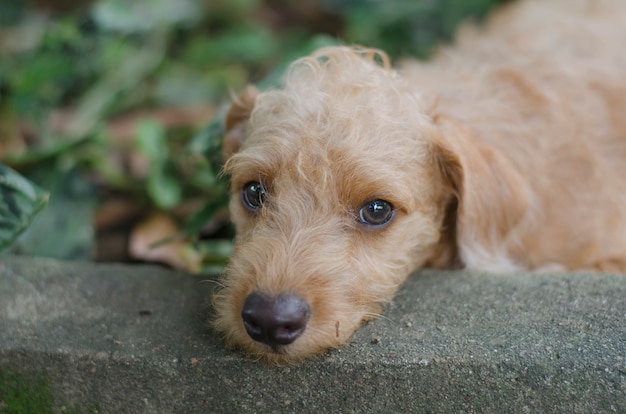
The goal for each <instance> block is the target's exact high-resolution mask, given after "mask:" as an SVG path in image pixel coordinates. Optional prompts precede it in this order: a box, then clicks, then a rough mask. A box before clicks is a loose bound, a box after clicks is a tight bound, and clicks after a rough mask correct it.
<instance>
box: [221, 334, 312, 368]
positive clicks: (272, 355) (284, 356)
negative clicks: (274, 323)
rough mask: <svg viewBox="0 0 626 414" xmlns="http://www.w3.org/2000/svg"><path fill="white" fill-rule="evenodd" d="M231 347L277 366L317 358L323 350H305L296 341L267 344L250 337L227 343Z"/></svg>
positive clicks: (252, 357)
mask: <svg viewBox="0 0 626 414" xmlns="http://www.w3.org/2000/svg"><path fill="white" fill-rule="evenodd" d="M229 345H230V347H231V348H233V349H238V350H240V351H243V353H245V354H246V355H247V356H248V357H249V358H251V359H253V360H256V361H262V362H265V363H268V364H270V365H277V366H290V365H296V364H299V363H301V362H303V361H306V360H311V359H315V358H319V357H320V355H322V354H323V351H320V350H319V349H318V350H316V351H307V350H305V349H302V346H299V344H298V342H297V341H296V342H294V343H293V344H289V345H277V346H269V345H266V344H263V343H260V342H256V341H254V340H252V339H250V340H246V341H244V342H241V343H231V344H229Z"/></svg>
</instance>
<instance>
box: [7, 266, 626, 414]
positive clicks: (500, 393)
mask: <svg viewBox="0 0 626 414" xmlns="http://www.w3.org/2000/svg"><path fill="white" fill-rule="evenodd" d="M204 279H206V278H204ZM202 280H203V278H201V277H195V276H189V275H185V274H181V273H177V272H172V271H168V270H164V269H161V268H158V267H154V266H123V265H94V264H89V263H76V262H69V263H68V262H65V263H64V262H58V261H54V260H47V259H33V258H19V257H0V412H4V411H6V412H16V410H15V408H14V407H15V405H16V404H18V403H17V402H15V401H17V400H19V398H23V394H26V398H27V399H30V400H31V401H30V402H28V404H30V403H33V404H34V402H33V401H35V400H37V403H38V404H42V405H45V406H46V408H47V409H48V411H45V410H43V409H38V410H39V412H77V413H83V412H98V413H122V412H123V413H144V412H145V413H194V412H204V413H208V412H211V413H212V412H216V413H219V412H223V413H241V412H263V413H266V412H298V413H301V412H333V413H352V412H355V413H356V412H359V413H362V412H403V413H404V412H406V413H408V412H412V413H426V412H440V413H452V412H466V413H469V412H494V413H496V412H497V413H504V412H507V413H510V412H559V413H565V412H567V413H591V412H593V413H601V412H617V413H624V412H626V276H612V275H601V274H557V275H536V274H531V275H516V276H499V275H483V274H469V273H462V272H435V271H425V272H422V273H420V274H418V275H415V276H414V277H413V278H411V279H410V280H409V282H408V283H407V284H406V285H405V286H404V287H403V288H402V290H401V292H400V294H399V295H398V297H397V299H396V300H395V301H394V303H393V304H392V305H391V306H390V307H389V309H388V310H387V312H386V314H385V317H384V318H381V319H379V320H377V321H374V322H372V323H369V324H368V325H367V326H365V327H364V328H363V329H362V330H360V331H359V332H358V333H357V334H356V335H355V336H354V338H353V339H352V341H351V342H350V343H349V344H348V345H347V346H345V347H344V348H342V349H340V350H336V351H332V352H330V353H329V354H328V355H326V356H325V357H324V358H322V359H320V360H316V361H312V362H308V363H305V364H303V365H300V366H297V367H289V368H276V367H269V366H266V365H263V364H259V363H256V362H254V361H250V360H248V359H246V358H245V357H242V356H241V355H239V354H237V353H233V352H229V351H227V350H224V349H223V346H222V344H221V343H220V341H219V339H218V338H216V337H215V335H214V334H213V333H212V332H211V330H210V329H209V328H208V327H207V324H206V320H207V319H208V317H209V313H210V308H209V307H208V305H207V299H208V297H209V296H210V294H211V289H212V286H213V283H210V282H207V283H203V282H202ZM20 395H22V397H20ZM31 406H32V405H31ZM12 409H13V410H14V411H11V410H12ZM3 410H4V411H3ZM32 410H34V409H32ZM25 412H28V411H25Z"/></svg>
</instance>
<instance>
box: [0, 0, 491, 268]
mask: <svg viewBox="0 0 626 414" xmlns="http://www.w3.org/2000/svg"><path fill="white" fill-rule="evenodd" d="M498 1H501V0H389V1H379V0H317V1H312V2H307V7H302V5H301V3H300V2H296V1H290V0H284V1H271V2H270V1H264V0H212V1H208V2H207V1H201V0H135V1H130V2H129V1H126V0H95V1H93V2H91V3H82V2H76V3H75V4H74V3H72V2H58V4H57V2H49V3H46V4H48V6H49V7H52V8H54V7H58V10H57V9H55V10H53V13H51V14H50V15H49V16H48V18H42V17H41V13H40V11H39V9H36V8H34V7H33V3H32V2H30V1H28V0H17V1H10V2H0V26H2V39H3V42H1V43H0V55H2V59H0V162H4V163H5V164H7V165H10V166H12V167H13V168H15V169H17V170H19V171H20V172H21V173H23V175H25V176H28V177H32V178H33V179H34V180H35V182H37V183H40V184H41V185H42V186H43V187H44V188H46V189H47V190H48V191H50V190H53V189H54V193H53V201H54V205H53V206H51V207H52V208H49V209H46V212H45V215H44V216H45V217H46V220H50V221H51V222H52V223H66V222H67V223H69V222H70V221H71V222H72V224H71V225H72V226H78V227H77V228H75V229H74V230H72V232H75V233H76V234H79V235H83V236H81V237H79V238H73V237H70V236H67V233H68V232H67V230H64V231H63V232H61V231H59V230H58V229H55V230H54V231H56V232H57V234H58V236H59V244H63V243H66V244H67V245H68V246H76V245H78V244H80V243H83V244H84V243H85V240H88V239H89V237H91V235H92V233H93V229H92V227H91V226H92V224H91V221H90V220H84V219H82V218H81V220H83V221H84V224H83V226H85V227H80V225H79V224H78V223H77V220H78V219H76V220H67V217H64V216H63V214H65V215H67V209H72V210H73V211H74V212H75V213H76V214H74V215H72V217H74V218H78V217H85V216H88V215H89V214H90V212H91V211H92V210H93V208H94V205H95V204H96V199H95V198H96V197H97V195H99V197H102V196H103V195H104V196H105V195H106V194H110V193H115V194H118V195H119V194H123V195H124V196H125V197H128V198H130V199H132V200H134V201H135V202H136V203H137V204H138V205H140V206H142V208H144V207H146V206H147V208H149V209H150V208H151V209H158V210H174V209H177V208H180V206H181V205H184V204H185V203H186V202H187V201H188V200H192V199H193V200H201V202H202V205H204V207H200V208H199V209H198V211H197V212H196V213H195V214H190V215H188V216H187V217H188V218H187V220H186V223H185V233H186V234H187V235H195V234H198V233H200V232H201V230H202V229H203V227H204V224H205V223H207V222H211V221H214V220H216V218H219V217H220V215H223V212H224V209H225V207H226V204H227V200H228V197H227V188H228V184H227V182H226V181H225V179H224V178H223V177H220V176H219V171H220V168H221V160H220V142H221V137H222V134H223V131H222V125H221V117H222V115H223V113H224V110H223V108H224V106H225V105H226V102H228V100H229V98H230V94H231V93H232V92H236V91H239V90H241V89H242V88H243V87H244V86H245V85H246V83H249V82H253V83H256V84H257V85H258V86H259V87H260V88H261V89H263V88H266V87H270V86H275V85H276V84H278V83H279V80H280V78H281V76H282V74H283V72H284V70H285V68H286V67H287V65H288V63H289V62H290V61H292V60H294V59H296V58H298V57H300V56H302V55H305V54H308V53H310V52H311V51H312V50H314V49H316V48H319V47H322V46H328V45H334V44H338V43H342V44H354V43H356V44H361V45H366V46H374V47H379V48H381V49H383V50H385V51H387V52H388V53H389V54H390V56H391V57H392V58H396V57H398V56H402V55H407V54H408V55H415V56H420V57H425V56H427V55H428V54H429V53H430V52H431V51H432V50H433V48H434V47H435V45H436V44H437V43H439V42H442V41H448V40H450V39H451V38H452V37H453V34H454V31H455V29H456V27H457V26H458V24H459V23H460V22H461V20H463V19H464V18H466V17H468V16H473V17H475V18H480V17H482V16H483V15H484V14H485V13H486V12H487V10H488V9H489V8H491V7H492V6H493V5H494V4H495V3H497V2H498ZM188 107H205V108H206V113H207V117H206V119H205V126H202V125H198V123H197V122H189V123H188V124H186V125H180V124H177V123H176V122H174V123H173V124H174V125H171V123H172V122H171V121H166V119H171V117H170V118H168V117H167V116H162V117H159V116H152V115H150V114H151V112H152V111H154V110H156V109H159V108H188ZM136 113H146V115H145V116H144V117H138V119H136V122H135V126H134V128H133V130H132V132H131V133H130V136H128V134H126V135H124V134H119V133H116V132H115V131H116V129H115V128H113V127H112V126H111V125H112V124H115V122H116V121H117V120H118V118H119V117H120V116H127V115H128V114H136ZM211 113H212V114H214V119H213V121H211V120H210V116H209V115H210V114H211ZM51 115H53V116H51ZM55 119H56V120H57V121H56V123H55V122H53V121H52V120H55ZM59 119H62V120H63V121H62V122H60V121H58V120H59ZM168 122H170V124H168ZM42 170H43V171H46V174H44V175H42V174H41V171H42ZM1 171H2V173H3V174H8V173H7V172H6V171H9V170H7V169H6V168H5V167H3V169H2V170H1ZM69 172H71V175H72V177H73V176H74V175H76V176H82V178H80V179H79V178H76V177H74V178H71V179H69V178H68V180H69V181H67V182H66V181H63V180H61V181H55V183H53V184H51V183H50V182H47V183H46V179H45V176H46V175H48V176H49V177H63V176H64V175H66V174H69ZM11 174H13V173H11ZM0 179H2V177H0ZM12 180H13V181H12V182H14V181H15V179H12ZM74 181H75V182H85V181H89V182H90V183H91V187H90V186H89V185H87V187H89V188H90V190H89V191H87V192H86V193H85V194H87V195H82V194H83V193H80V192H79V193H80V194H81V195H76V193H74V192H73V190H72V184H71V182H74ZM20 182H21V183H22V184H21V186H22V187H20V188H13V187H11V189H10V190H7V188H8V187H7V185H8V184H7V183H6V182H3V183H2V185H3V186H4V187H3V188H5V190H3V191H4V192H6V193H7V194H9V193H8V191H10V194H11V196H10V197H12V198H10V199H9V198H7V197H8V196H4V195H3V200H0V201H2V202H3V204H2V206H0V243H2V244H1V246H2V247H6V246H7V245H8V243H10V242H11V241H12V240H13V239H14V238H15V236H16V235H17V234H18V233H19V232H21V231H23V229H24V228H25V226H26V224H27V223H28V221H29V220H30V219H31V218H32V216H33V215H34V214H35V213H36V211H38V209H40V208H41V207H42V206H43V205H44V204H45V193H44V192H43V191H41V190H37V191H35V190H34V189H35V188H36V187H34V186H32V185H31V184H30V183H28V184H24V183H27V182H26V181H20ZM60 182H65V184H59V183H60ZM68 183H69V184H68ZM66 184H67V185H69V187H67V186H66ZM31 187H32V189H33V191H35V192H34V193H33V192H31V193H28V192H25V191H24V188H31ZM92 187H93V188H96V190H94V191H92V190H91V188H92ZM66 190H67V191H66ZM81 197H90V200H85V199H81ZM6 200H17V201H16V203H17V204H16V205H17V207H15V205H14V204H11V203H12V202H13V201H11V202H9V201H6ZM78 201H83V204H80V203H79V202H78ZM196 204H197V203H196ZM81 205H82V206H83V207H80V206H81ZM3 206H4V207H3ZM10 206H13V207H10ZM56 206H58V208H57V207H56ZM2 208H4V210H2ZM16 208H17V210H16ZM16 212H17V213H16ZM18 218H19V219H18ZM9 226H10V227H11V229H10V230H8V228H9ZM68 226H69V224H68ZM40 227H41V229H44V230H42V231H53V230H51V229H53V226H52V225H50V226H45V225H42V226H40ZM45 229H48V230H45ZM34 233H35V234H37V232H34ZM227 234H228V232H226V235H227ZM216 237H217V236H216ZM219 237H224V232H222V233H221V234H220V236H219ZM38 239H39V238H38V237H37V236H33V240H38ZM79 240H80V241H79ZM225 246H226V247H225ZM228 246H230V243H228V242H224V241H223V240H222V239H219V240H211V241H206V242H202V244H201V245H199V249H200V250H201V251H202V252H203V254H205V257H206V258H207V263H209V264H216V263H217V264H220V263H223V261H224V259H225V255H228V253H229V247H228ZM43 249H44V250H46V251H51V250H49V249H47V248H43ZM34 250H39V247H37V248H34V247H33V249H26V251H34ZM86 250H89V249H86ZM69 252H74V253H69ZM75 252H76V249H75V248H73V247H72V248H68V249H67V252H65V253H54V254H59V255H65V256H66V257H67V256H69V257H74V256H73V255H74V254H75Z"/></svg>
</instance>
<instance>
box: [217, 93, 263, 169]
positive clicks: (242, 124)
mask: <svg viewBox="0 0 626 414" xmlns="http://www.w3.org/2000/svg"><path fill="white" fill-rule="evenodd" d="M258 94H259V93H258V91H257V89H256V88H255V87H254V86H252V85H248V86H247V87H246V89H245V90H244V91H243V93H241V94H240V95H239V96H237V97H236V98H234V99H233V102H232V104H231V105H230V109H229V110H228V112H227V113H226V118H225V120H224V129H225V134H224V139H223V140H222V161H224V162H226V161H227V160H228V159H229V158H230V157H231V156H232V155H233V154H235V153H236V152H237V151H239V148H241V144H242V143H243V140H244V139H245V137H246V124H247V123H248V119H250V114H251V113H252V110H253V109H254V104H255V102H256V97H257V95H258Z"/></svg>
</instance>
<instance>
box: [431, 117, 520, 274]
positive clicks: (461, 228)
mask: <svg viewBox="0 0 626 414" xmlns="http://www.w3.org/2000/svg"><path fill="white" fill-rule="evenodd" d="M434 120H435V123H436V125H437V126H438V127H439V130H440V132H441V136H440V140H439V141H438V142H435V152H436V157H437V163H438V166H439V169H440V170H441V173H442V176H443V177H444V181H446V182H447V183H448V185H449V187H450V190H451V193H452V196H453V197H454V198H455V199H456V206H454V204H452V205H453V207H455V208H454V210H455V211H452V209H451V208H450V207H448V211H447V214H448V215H450V214H452V215H454V216H455V217H446V218H445V219H444V226H447V228H448V229H449V228H450V227H452V228H453V229H454V231H455V233H456V235H455V238H456V246H457V248H458V254H459V256H460V258H461V260H462V261H463V263H464V264H465V265H466V266H467V267H476V266H480V267H482V268H486V267H491V266H496V265H497V264H496V263H495V261H498V258H500V259H502V253H505V255H506V254H507V253H510V252H508V251H506V250H507V242H510V241H511V240H512V239H514V237H511V236H514V234H513V233H514V232H515V227H516V226H517V225H518V224H519V223H520V221H521V220H522V219H523V218H524V217H525V216H526V215H527V213H528V208H529V206H530V198H531V195H530V194H531V192H530V189H529V187H528V184H527V183H526V182H525V181H524V179H523V177H522V175H521V174H520V173H519V171H517V170H516V169H515V166H514V165H513V164H512V163H511V162H510V161H508V160H507V159H506V158H505V157H504V156H503V155H502V154H501V153H500V152H498V150H497V149H495V148H493V147H492V146H490V145H489V144H488V143H486V142H484V141H483V140H480V139H478V137H477V136H476V135H475V134H474V132H473V131H471V130H470V129H468V128H466V127H465V126H463V125H462V124H461V123H460V122H458V121H456V120H455V119H453V118H451V117H448V116H444V115H439V116H436V117H435V119H434ZM451 221H452V224H451ZM444 230H445V229H444ZM442 237H445V232H444V234H443V236H442ZM479 256H480V257H479ZM490 260H493V261H494V263H490Z"/></svg>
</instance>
